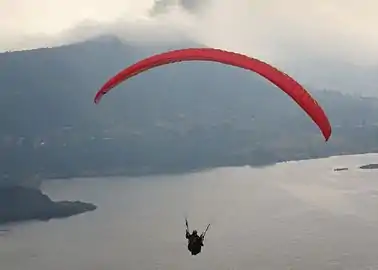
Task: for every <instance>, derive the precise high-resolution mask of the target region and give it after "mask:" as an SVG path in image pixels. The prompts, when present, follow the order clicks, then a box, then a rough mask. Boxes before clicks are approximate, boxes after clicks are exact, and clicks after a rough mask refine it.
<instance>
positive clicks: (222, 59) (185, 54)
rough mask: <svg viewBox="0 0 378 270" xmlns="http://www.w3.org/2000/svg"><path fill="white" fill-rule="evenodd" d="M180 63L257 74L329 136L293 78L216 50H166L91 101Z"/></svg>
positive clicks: (106, 86) (321, 118)
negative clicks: (203, 63)
mask: <svg viewBox="0 0 378 270" xmlns="http://www.w3.org/2000/svg"><path fill="white" fill-rule="evenodd" d="M181 61H212V62H218V63H223V64H227V65H232V66H235V67H240V68H244V69H248V70H251V71H253V72H255V73H258V74H259V75H261V76H263V77H265V78H266V79H267V80H269V81H270V82H272V83H273V84H275V85H276V86H277V87H279V88H280V89H281V90H283V91H284V92H285V93H286V94H288V95H289V96H290V97H291V98H292V99H293V100H294V101H295V102H296V103H297V104H298V105H299V106H300V107H301V108H302V109H303V110H304V111H305V112H306V113H307V114H308V115H309V116H310V118H311V119H312V120H313V121H314V122H315V123H316V124H317V126H318V127H319V128H320V130H321V132H322V134H323V136H324V138H325V140H326V141H328V139H329V137H330V136H331V132H332V129H331V125H330V123H329V120H328V118H327V116H326V114H325V113H324V111H323V109H322V108H321V107H320V106H319V105H318V103H317V102H316V100H315V99H314V98H312V97H311V95H310V94H309V93H308V92H307V91H306V90H305V89H304V87H302V86H301V85H300V84H299V83H298V82H296V81H295V80H294V79H293V78H291V77H290V76H289V75H287V74H285V73H283V72H282V71H279V70H278V69H276V68H275V67H273V66H271V65H269V64H267V63H265V62H262V61H260V60H258V59H255V58H251V57H248V56H246V55H242V54H239V53H234V52H229V51H224V50H220V49H213V48H188V49H180V50H173V51H168V52H164V53H160V54H156V55H153V56H151V57H148V58H145V59H143V60H141V61H139V62H137V63H135V64H133V65H131V66H129V67H127V68H125V69H124V70H122V71H121V72H119V73H118V74H117V75H115V76H114V77H112V78H111V79H109V80H108V81H107V82H106V83H105V84H104V85H103V86H102V87H101V89H100V90H99V91H98V92H97V94H96V96H95V99H94V102H95V103H99V102H100V100H101V98H102V96H103V95H105V94H106V93H107V92H109V91H110V90H111V89H112V88H114V87H116V86H117V85H119V84H120V83H122V82H123V81H125V80H127V79H129V78H130V77H133V76H135V75H138V74H139V73H141V72H144V71H146V70H149V69H152V68H154V67H158V66H162V65H165V64H171V63H175V62H181Z"/></svg>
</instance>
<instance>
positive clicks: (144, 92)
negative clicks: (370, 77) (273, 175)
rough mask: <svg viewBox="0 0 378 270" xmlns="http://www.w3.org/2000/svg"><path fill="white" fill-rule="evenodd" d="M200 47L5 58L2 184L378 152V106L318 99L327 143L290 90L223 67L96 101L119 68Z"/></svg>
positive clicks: (97, 45) (155, 74) (157, 73)
mask: <svg viewBox="0 0 378 270" xmlns="http://www.w3.org/2000/svg"><path fill="white" fill-rule="evenodd" d="M197 46H201V45H199V44H194V43H193V44H186V45H185V44H184V45H183V44H168V45H165V44H159V45H156V46H155V45H140V44H139V45H137V44H132V43H130V44H124V43H122V42H120V41H119V40H117V39H114V38H99V39H94V40H90V41H86V42H82V43H78V44H73V45H68V46H62V47H57V48H47V49H37V50H31V51H22V52H11V53H3V54H0V123H1V127H2V128H1V129H0V173H1V174H2V175H3V181H8V182H9V181H10V182H13V181H15V182H17V181H19V180H23V181H25V179H26V181H27V179H29V178H30V177H35V176H36V175H37V176H40V177H70V176H82V175H104V174H118V173H147V172H180V171H187V170H191V169H199V168H206V167H213V166H224V165H244V164H250V165H263V164H269V163H273V162H276V161H280V160H288V159H298V158H311V157H320V156H327V155H335V154H340V153H363V152H374V151H376V150H377V148H378V139H377V138H378V137H377V135H378V128H377V126H376V125H375V124H376V122H377V115H378V114H377V113H378V101H377V100H376V99H361V98H358V97H353V96H345V95H342V94H339V93H337V92H329V91H328V92H327V91H312V93H313V94H314V95H315V96H316V97H317V98H318V100H319V102H320V103H321V105H323V106H324V107H325V110H326V112H327V113H328V114H329V116H330V118H331V122H332V124H333V126H334V134H333V136H332V137H331V140H330V142H329V143H327V144H325V143H324V141H323V139H322V137H321V134H320V132H319V130H318V129H317V127H316V126H315V125H314V124H313V123H312V122H311V120H310V119H309V118H308V117H307V115H305V114H304V113H303V112H302V111H301V109H300V108H299V107H298V106H297V105H296V104H295V103H294V102H293V101H292V100H291V99H289V98H288V97H287V96H286V95H285V94H284V93H283V92H282V91H280V90H279V89H277V88H276V87H275V86H273V85H272V84H271V83H269V82H267V81H266V80H265V79H263V78H261V77H259V76H258V75H256V74H253V73H251V72H248V71H245V70H242V69H238V68H234V67H229V66H225V65H221V64H217V63H205V62H201V63H198V62H196V63H194V62H191V63H180V64H172V65H169V66H165V67H161V68H157V69H154V70H152V71H149V72H146V73H144V74H141V75H139V76H137V77H135V78H133V79H132V80H130V81H128V82H127V83H125V84H123V85H121V86H119V87H118V88H117V89H114V91H113V92H112V93H111V94H109V95H107V96H106V97H105V98H104V100H103V101H102V102H101V104H99V105H94V104H93V97H94V94H95V93H96V91H97V89H98V88H99V87H100V86H101V85H102V84H103V83H104V82H105V81H106V79H108V78H109V77H110V76H111V75H113V74H115V73H116V72H117V71H119V70H120V69H121V68H123V67H125V66H127V65H129V64H131V63H133V62H134V61H136V60H138V59H141V58H142V57H145V56H147V55H149V54H151V53H156V52H162V51H164V50H167V49H172V48H178V47H197ZM1 174H0V175H1Z"/></svg>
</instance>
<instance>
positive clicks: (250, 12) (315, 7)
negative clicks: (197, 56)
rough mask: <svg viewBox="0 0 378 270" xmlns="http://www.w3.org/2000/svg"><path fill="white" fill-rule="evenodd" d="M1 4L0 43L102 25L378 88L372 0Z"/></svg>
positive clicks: (319, 78) (53, 38)
mask: <svg viewBox="0 0 378 270" xmlns="http://www.w3.org/2000/svg"><path fill="white" fill-rule="evenodd" d="M0 6H1V8H0V17H1V18H2V21H3V24H2V26H0V33H1V35H2V36H1V37H0V46H1V47H2V48H8V49H9V48H10V47H12V48H19V47H25V48H26V47H28V46H29V47H30V46H38V44H40V45H41V46H43V45H48V44H49V45H56V44H60V43H64V42H66V43H67V42H74V41H77V40H80V39H85V38H88V37H92V36H94V35H98V34H102V33H106V32H108V33H116V34H118V35H119V36H121V37H124V38H125V39H128V40H130V39H133V40H138V39H139V40H141V41H144V42H150V41H152V40H155V39H158V40H159V39H160V40H175V39H181V38H182V39H185V38H187V39H193V40H194V41H197V42H200V43H203V44H207V45H208V46H213V47H220V48H224V49H229V50H234V51H238V52H242V53H246V54H249V55H251V56H254V57H257V58H260V59H263V60H265V61H267V62H269V63H272V64H275V65H278V66H279V67H281V68H284V69H285V70H286V71H287V72H288V73H289V74H291V75H293V76H296V77H297V78H299V80H300V81H302V82H303V83H309V84H315V85H316V86H317V87H334V88H339V89H341V90H345V91H346V90H348V91H356V90H355V89H356V88H360V89H358V90H357V92H358V91H362V90H361V89H364V90H363V91H364V93H368V92H369V91H370V92H369V93H375V92H377V94H378V91H377V90H376V89H375V88H374V85H376V83H377V81H376V80H374V78H375V77H377V76H375V73H374V72H373V73H372V70H374V71H376V70H378V69H373V68H372V67H377V66H378V31H376V29H375V25H378V16H376V10H378V2H377V1H373V0H365V1H363V2H361V1H357V0H350V1H343V0H306V1H303V0H286V1H282V0H264V1H261V0H237V1H235V0H138V1H134V0H122V1H121V0H107V1H96V2H93V1H89V0H76V1H73V0H66V1H64V2H62V1H58V0H33V1H27V0H13V1H6V0H0ZM31 10H33V12H31ZM31 37H33V39H31ZM366 71H367V72H366ZM336 73H337V76H333V74H336ZM357 73H358V74H357ZM344 74H345V75H344ZM354 76H355V77H356V78H358V79H357V80H353V77H354ZM373 77H374V78H373ZM349 85H352V86H351V87H349V88H350V89H347V88H348V86H349ZM359 86H360V87H359Z"/></svg>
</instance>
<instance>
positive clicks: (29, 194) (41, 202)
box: [0, 186, 97, 224]
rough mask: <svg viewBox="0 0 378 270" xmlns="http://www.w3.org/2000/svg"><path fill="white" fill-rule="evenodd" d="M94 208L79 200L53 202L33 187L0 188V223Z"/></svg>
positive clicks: (54, 216) (62, 214) (38, 218)
mask: <svg viewBox="0 0 378 270" xmlns="http://www.w3.org/2000/svg"><path fill="white" fill-rule="evenodd" d="M96 208H97V206H95V205H94V204H91V203H84V202H80V201H58V202H55V201H52V200H51V199H50V198H49V197H48V196H47V195H45V194H43V193H42V191H40V190H39V189H35V188H29V187H21V186H12V187H2V188H0V224H4V223H10V222H20V221H27V220H41V221H42V220H43V221H47V220H50V219H52V218H64V217H69V216H73V215H77V214H81V213H84V212H87V211H93V210H95V209H96Z"/></svg>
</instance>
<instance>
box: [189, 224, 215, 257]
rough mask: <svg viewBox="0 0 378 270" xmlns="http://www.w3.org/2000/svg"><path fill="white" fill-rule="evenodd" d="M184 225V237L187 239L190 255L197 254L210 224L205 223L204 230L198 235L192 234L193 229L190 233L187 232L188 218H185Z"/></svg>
mask: <svg viewBox="0 0 378 270" xmlns="http://www.w3.org/2000/svg"><path fill="white" fill-rule="evenodd" d="M185 225H186V239H188V250H189V251H190V252H191V253H192V255H197V254H198V253H200V252H201V248H202V247H203V242H204V240H205V235H206V233H207V230H208V229H209V227H210V224H208V225H207V227H206V229H205V231H204V232H203V233H201V235H200V236H198V235H196V234H194V231H193V233H192V234H190V233H189V225H188V220H187V219H185Z"/></svg>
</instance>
